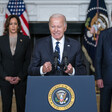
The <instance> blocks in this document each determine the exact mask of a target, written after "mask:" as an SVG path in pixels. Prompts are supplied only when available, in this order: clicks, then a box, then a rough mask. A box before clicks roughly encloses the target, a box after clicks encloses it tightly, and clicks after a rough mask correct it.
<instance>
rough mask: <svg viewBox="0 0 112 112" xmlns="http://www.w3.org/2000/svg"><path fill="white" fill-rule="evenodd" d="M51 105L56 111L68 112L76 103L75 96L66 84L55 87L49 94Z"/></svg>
mask: <svg viewBox="0 0 112 112" xmlns="http://www.w3.org/2000/svg"><path fill="white" fill-rule="evenodd" d="M48 101H49V104H50V105H51V106H52V107H53V108H54V109H56V110H67V109H69V108H70V107H71V106H72V105H73V104H74V101H75V94H74V91H73V90H72V88H71V87H69V86H68V85H66V84H58V85H55V86H53V87H52V88H51V89H50V91H49V93H48Z"/></svg>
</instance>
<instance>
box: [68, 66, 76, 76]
mask: <svg viewBox="0 0 112 112" xmlns="http://www.w3.org/2000/svg"><path fill="white" fill-rule="evenodd" d="M68 75H70V76H74V75H75V68H74V67H73V72H72V74H70V73H69V74H68Z"/></svg>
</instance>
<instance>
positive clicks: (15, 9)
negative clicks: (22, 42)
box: [5, 0, 30, 36]
mask: <svg viewBox="0 0 112 112" xmlns="http://www.w3.org/2000/svg"><path fill="white" fill-rule="evenodd" d="M9 15H17V16H18V17H19V19H20V21H21V30H22V32H23V34H24V35H27V36H30V34H29V25H28V16H27V11H26V8H25V3H24V1H23V0H9V2H8V5H7V9H6V14H5V18H6V19H7V17H8V16H9Z"/></svg>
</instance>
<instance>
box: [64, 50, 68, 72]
mask: <svg viewBox="0 0 112 112" xmlns="http://www.w3.org/2000/svg"><path fill="white" fill-rule="evenodd" d="M63 63H64V70H65V71H66V70H67V66H68V56H67V53H66V52H64V54H63Z"/></svg>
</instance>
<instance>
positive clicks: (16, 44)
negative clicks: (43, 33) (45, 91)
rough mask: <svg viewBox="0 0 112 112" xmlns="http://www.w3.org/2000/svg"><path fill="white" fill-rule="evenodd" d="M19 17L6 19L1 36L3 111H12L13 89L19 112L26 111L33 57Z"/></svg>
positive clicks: (11, 16) (0, 68) (0, 60)
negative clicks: (22, 31) (28, 70)
mask: <svg viewBox="0 0 112 112" xmlns="http://www.w3.org/2000/svg"><path fill="white" fill-rule="evenodd" d="M20 30H21V23H20V20H19V17H18V16H16V15H10V16H8V18H7V19H6V23H5V30H4V35H3V36H0V88H1V98H2V112H11V105H12V96H13V91H14V93H15V98H16V105H17V112H25V95H26V82H27V75H28V72H27V69H28V66H29V63H30V58H31V47H30V46H31V45H30V39H29V37H28V36H25V35H22V34H21V33H20Z"/></svg>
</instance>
